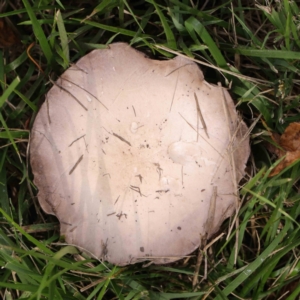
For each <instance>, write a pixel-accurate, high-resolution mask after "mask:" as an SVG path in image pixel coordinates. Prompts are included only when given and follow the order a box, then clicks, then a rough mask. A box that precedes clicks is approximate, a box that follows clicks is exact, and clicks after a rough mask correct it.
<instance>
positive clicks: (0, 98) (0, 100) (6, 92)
mask: <svg viewBox="0 0 300 300" xmlns="http://www.w3.org/2000/svg"><path fill="white" fill-rule="evenodd" d="M19 83H20V78H19V77H18V76H17V77H16V78H15V79H14V80H13V82H12V83H11V84H10V85H9V86H8V87H7V88H6V89H5V90H4V93H3V94H2V95H1V96H0V108H1V107H2V106H3V104H4V103H5V101H6V100H7V99H8V97H9V96H10V94H11V93H12V92H14V91H15V89H16V87H17V86H18V84H19Z"/></svg>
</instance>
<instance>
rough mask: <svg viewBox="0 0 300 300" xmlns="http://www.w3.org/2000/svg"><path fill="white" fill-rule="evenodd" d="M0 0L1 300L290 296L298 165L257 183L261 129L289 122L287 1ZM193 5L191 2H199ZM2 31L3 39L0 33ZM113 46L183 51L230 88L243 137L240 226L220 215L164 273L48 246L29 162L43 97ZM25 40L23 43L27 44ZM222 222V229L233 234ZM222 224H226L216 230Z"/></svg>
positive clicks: (295, 289)
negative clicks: (201, 260) (206, 238)
mask: <svg viewBox="0 0 300 300" xmlns="http://www.w3.org/2000/svg"><path fill="white" fill-rule="evenodd" d="M95 2H96V1H90V0H85V1H76V0H68V1H62V0H61V1H59V0H56V1H49V0H40V1H38V0H31V1H29V0H22V1H18V2H14V1H8V2H4V3H3V5H2V7H1V9H2V11H1V12H0V17H6V20H7V19H9V21H10V22H11V23H12V24H13V25H11V26H13V27H15V28H17V30H18V31H19V37H20V40H21V42H20V43H18V44H15V45H14V46H13V47H11V48H4V49H0V85H1V89H2V95H1V96H0V109H1V110H0V122H1V125H0V126H1V130H0V138H1V148H0V213H1V217H0V222H1V228H0V266H1V269H0V287H1V291H0V294H1V298H2V299H64V300H65V299H124V300H129V299H220V300H221V299H288V300H292V299H299V297H300V296H299V295H300V284H299V283H300V260H299V258H300V251H299V250H300V246H299V244H300V225H299V224H300V205H299V201H300V193H299V177H300V165H299V163H294V164H293V165H292V166H290V167H288V168H287V169H286V170H284V171H283V172H281V173H280V174H278V175H276V176H274V177H272V178H270V177H268V174H269V173H270V171H271V170H272V167H273V166H274V163H276V159H275V158H274V157H273V156H272V154H270V153H269V152H268V151H267V150H266V147H265V144H264V143H265V142H266V141H269V140H270V130H271V131H274V132H277V133H282V132H283V131H284V129H285V128H286V127H287V125H288V124H289V123H291V122H299V121H300V111H299V107H300V105H299V104H300V103H299V102H300V101H299V90H300V89H299V84H300V80H299V68H300V54H299V53H300V39H299V36H300V35H299V32H300V30H299V29H300V9H299V3H297V1H287V0H283V1H256V2H255V1H252V0H248V1H243V0H236V1H233V0H228V1H225V0H223V1H207V3H205V4H203V3H202V2H201V1H199V3H198V2H197V1H194V2H193V1H189V0H183V1H178V0H169V1H160V0H156V1H154V0H148V1H126V0H103V1H101V2H100V1H99V4H95ZM202 6H203V7H202ZM0 34H1V33H0ZM2 34H3V33H2ZM117 41H125V42H128V43H130V44H131V45H132V46H134V47H135V48H137V49H139V50H141V51H144V52H145V53H147V54H148V55H149V56H151V57H154V58H157V59H166V58H172V57H173V56H174V53H175V54H178V55H185V56H188V57H190V58H192V59H194V60H196V61H197V62H199V64H200V66H201V67H202V69H203V71H204V73H205V77H206V80H207V81H209V82H212V83H217V82H222V84H223V86H226V87H228V88H230V93H231V95H232V96H233V98H234V99H235V100H236V103H237V109H238V110H239V112H240V113H241V115H242V116H243V119H244V120H245V121H246V123H247V124H248V125H249V126H251V125H252V124H253V130H252V133H251V146H252V156H251V158H250V161H249V164H248V167H247V174H248V175H247V177H246V178H245V180H244V181H243V182H242V186H241V189H240V194H241V204H242V205H241V208H240V210H239V212H238V216H237V218H238V220H239V226H238V228H236V227H235V226H233V225H234V224H235V223H234V220H227V221H226V222H225V223H224V224H223V227H222V228H221V231H220V232H225V233H226V234H227V233H228V232H229V234H228V236H227V237H226V235H225V237H223V238H221V239H219V240H217V241H216V242H215V243H213V244H212V245H211V247H210V248H209V249H207V251H206V252H205V260H206V263H207V276H206V278H204V277H203V275H204V274H205V268H204V265H202V266H201V268H200V273H199V281H200V283H199V285H198V286H197V287H196V288H193V287H192V279H193V275H194V270H195V264H196V258H197V252H196V253H193V254H192V256H191V258H190V259H189V260H186V261H179V262H176V263H173V264H171V265H166V266H149V267H146V268H143V266H142V265H141V264H136V265H133V266H127V267H116V266H113V265H110V264H107V263H100V262H98V261H96V260H93V259H90V258H87V257H84V256H83V255H82V254H81V253H80V252H79V251H78V250H77V249H76V248H74V247H72V246H69V245H62V244H60V243H59V230H58V228H59V227H58V222H57V220H56V219H55V218H54V217H52V216H48V215H45V214H43V213H42V212H41V211H40V209H39V205H38V203H37V200H36V197H35V195H36V189H35V187H34V185H33V183H32V175H31V173H30V168H29V166H28V160H27V147H28V138H29V134H30V128H31V125H32V123H33V121H34V117H35V115H36V113H37V111H38V107H39V106H40V105H41V103H42V102H43V100H44V95H45V93H46V92H47V91H48V90H49V88H50V87H51V83H50V80H49V78H52V79H53V80H54V79H56V78H57V77H58V76H59V75H60V74H61V73H62V72H63V71H64V70H65V69H66V68H68V66H70V64H72V63H74V62H76V61H77V60H78V59H79V58H80V57H82V56H83V55H85V54H87V53H88V52H89V51H91V50H93V49H101V48H103V47H105V45H107V44H109V43H112V42H117ZM33 43H34V44H33ZM232 224H233V225H232ZM229 228H232V230H231V231H229Z"/></svg>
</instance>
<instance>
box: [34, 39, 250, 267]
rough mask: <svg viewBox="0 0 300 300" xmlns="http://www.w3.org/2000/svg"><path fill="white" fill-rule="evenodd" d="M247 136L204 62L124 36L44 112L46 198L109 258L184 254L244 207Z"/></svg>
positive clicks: (60, 89) (86, 242)
mask: <svg viewBox="0 0 300 300" xmlns="http://www.w3.org/2000/svg"><path fill="white" fill-rule="evenodd" d="M195 95H196V97H195ZM246 131H247V127H246V125H245V124H244V123H243V122H242V121H240V120H239V118H238V115H237V113H236V110H235V106H234V103H233V101H232V99H231V98H230V96H229V94H228V93H227V91H226V90H225V89H222V88H221V87H216V86H212V85H210V84H208V83H207V82H205V80H204V78H203V74H202V72H201V70H200V69H199V68H198V66H197V65H196V64H195V63H194V62H192V61H190V60H188V59H186V58H183V57H179V56H178V57H175V58H174V59H171V60H167V61H158V60H151V59H149V58H147V57H145V55H144V54H143V53H141V52H138V51H136V50H134V49H133V48H131V47H130V46H129V45H127V44H124V43H117V44H112V45H110V46H109V47H108V48H107V49H103V50H94V51H92V52H91V53H89V54H88V55H86V56H84V57H83V58H81V59H80V60H79V61H78V62H77V63H76V65H73V66H72V67H70V68H69V69H68V70H67V71H65V72H64V73H63V74H62V76H61V77H60V78H59V79H58V80H57V82H56V84H55V85H54V86H53V87H52V88H51V89H50V91H49V92H48V94H47V96H46V101H45V102H44V104H43V105H42V107H41V109H40V111H39V113H38V114H37V117H36V119H35V122H34V125H33V128H32V133H31V141H30V143H31V147H30V160H31V166H32V170H33V174H34V183H35V184H36V186H37V187H38V189H39V192H38V199H39V202H40V204H41V206H42V208H43V210H44V211H45V212H46V213H49V214H53V215H56V216H57V218H58V219H59V221H60V224H61V234H62V235H64V236H65V239H66V241H67V242H68V243H70V244H73V245H76V246H78V247H79V248H80V249H83V250H85V251H86V252H88V253H90V254H92V255H93V256H95V257H97V258H99V259H104V260H107V261H109V262H111V263H114V264H117V265H126V264H132V263H135V262H139V261H145V260H150V261H152V262H153V263H156V264H161V263H168V262H172V261H175V260H178V259H180V258H182V257H183V256H185V255H187V254H189V253H191V252H192V251H193V250H195V249H196V248H197V247H199V245H200V243H201V241H200V237H201V235H202V236H203V235H205V234H207V235H208V237H210V236H211V235H212V234H213V233H215V232H216V231H217V230H218V229H219V227H220V225H221V223H222V222H223V220H224V219H225V218H227V217H229V216H230V215H232V213H233V212H234V210H235V208H236V203H237V194H236V186H237V183H238V181H239V180H240V179H241V178H242V177H243V175H244V169H245V163H246V162H247V159H248V156H249V153H250V148H249V140H248V138H247V137H245V132H246ZM214 195H215V197H214Z"/></svg>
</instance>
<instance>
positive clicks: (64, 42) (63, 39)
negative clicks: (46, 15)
mask: <svg viewBox="0 0 300 300" xmlns="http://www.w3.org/2000/svg"><path fill="white" fill-rule="evenodd" d="M55 17H56V22H57V27H58V32H59V36H60V44H61V48H62V52H63V57H64V63H65V68H67V67H68V65H69V62H70V55H69V42H68V36H67V32H66V28H65V25H64V20H63V18H62V15H61V12H60V10H58V11H57V13H56V15H55Z"/></svg>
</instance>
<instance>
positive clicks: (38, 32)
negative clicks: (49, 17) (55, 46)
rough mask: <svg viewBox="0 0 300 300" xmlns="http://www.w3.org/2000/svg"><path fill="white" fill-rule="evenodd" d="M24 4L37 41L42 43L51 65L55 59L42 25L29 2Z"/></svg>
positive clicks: (24, 1) (25, 1)
mask: <svg viewBox="0 0 300 300" xmlns="http://www.w3.org/2000/svg"><path fill="white" fill-rule="evenodd" d="M22 1H23V3H24V6H25V8H26V11H27V13H28V15H29V18H30V20H31V22H32V29H33V32H34V34H35V36H36V38H37V40H38V41H39V43H40V46H41V48H42V51H43V53H44V54H45V57H46V59H47V61H48V64H51V62H52V58H53V52H52V50H51V48H50V46H49V43H48V41H47V38H46V36H45V33H44V31H43V29H42V27H41V25H40V23H39V22H38V20H37V18H36V15H35V13H34V11H33V10H32V7H31V6H30V4H29V2H28V1H27V0H22Z"/></svg>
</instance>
